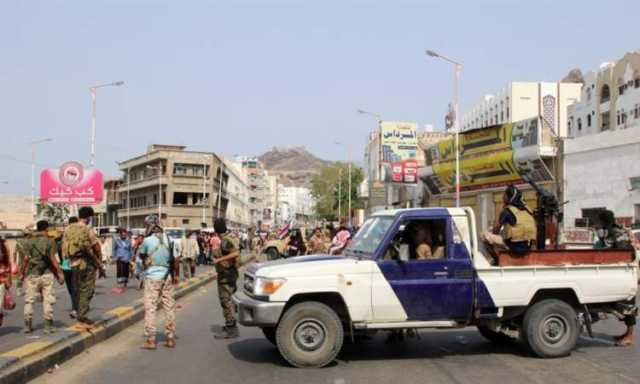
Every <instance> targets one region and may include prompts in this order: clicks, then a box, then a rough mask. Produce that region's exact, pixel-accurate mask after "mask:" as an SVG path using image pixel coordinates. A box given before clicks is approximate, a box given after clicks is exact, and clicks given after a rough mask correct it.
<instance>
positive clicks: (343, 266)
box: [247, 255, 369, 277]
mask: <svg viewBox="0 0 640 384" xmlns="http://www.w3.org/2000/svg"><path fill="white" fill-rule="evenodd" d="M368 262H369V261H364V260H356V259H351V258H344V257H342V256H330V255H311V256H298V257H291V258H287V259H280V260H274V261H269V262H266V263H256V264H252V265H250V266H249V267H248V268H247V273H248V274H250V275H254V276H263V277H300V276H319V275H328V274H331V275H335V274H336V273H341V272H347V271H348V270H352V269H353V268H350V267H349V266H355V265H358V264H364V263H368Z"/></svg>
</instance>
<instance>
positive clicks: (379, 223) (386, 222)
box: [345, 216, 394, 256]
mask: <svg viewBox="0 0 640 384" xmlns="http://www.w3.org/2000/svg"><path fill="white" fill-rule="evenodd" d="M393 220H394V217H393V216H377V217H372V218H370V219H369V220H367V221H365V222H364V224H363V225H362V227H361V228H360V230H359V231H358V233H356V235H355V237H354V238H353V241H352V242H351V245H350V246H349V248H347V249H346V251H345V252H346V253H352V254H354V255H356V256H357V255H366V254H373V253H374V252H375V251H376V248H377V247H378V244H380V242H381V241H382V239H383V238H384V235H385V234H386V233H387V230H388V229H389V227H390V226H391V224H392V223H393Z"/></svg>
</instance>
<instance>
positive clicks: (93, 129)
mask: <svg viewBox="0 0 640 384" xmlns="http://www.w3.org/2000/svg"><path fill="white" fill-rule="evenodd" d="M122 85H124V81H116V82H113V83H106V84H98V85H93V86H91V87H89V92H91V159H90V161H89V165H91V166H92V167H93V166H94V165H95V164H96V96H97V93H98V88H104V87H120V86H122Z"/></svg>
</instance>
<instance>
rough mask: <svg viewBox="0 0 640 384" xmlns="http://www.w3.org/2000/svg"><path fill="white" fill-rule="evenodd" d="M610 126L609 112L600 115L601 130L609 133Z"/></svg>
mask: <svg viewBox="0 0 640 384" xmlns="http://www.w3.org/2000/svg"><path fill="white" fill-rule="evenodd" d="M609 128H610V126H609V112H604V113H601V114H600V130H602V131H608V130H609Z"/></svg>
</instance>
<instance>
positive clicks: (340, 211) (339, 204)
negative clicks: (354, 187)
mask: <svg viewBox="0 0 640 384" xmlns="http://www.w3.org/2000/svg"><path fill="white" fill-rule="evenodd" d="M340 221H342V168H338V224H339V223H340Z"/></svg>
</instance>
